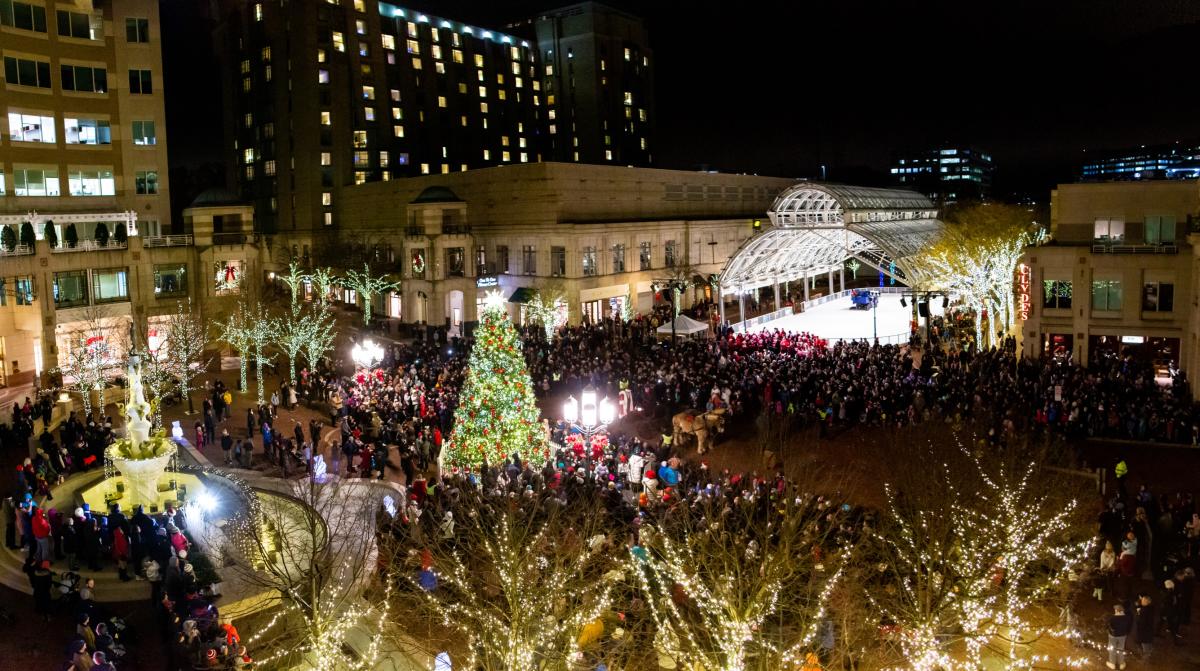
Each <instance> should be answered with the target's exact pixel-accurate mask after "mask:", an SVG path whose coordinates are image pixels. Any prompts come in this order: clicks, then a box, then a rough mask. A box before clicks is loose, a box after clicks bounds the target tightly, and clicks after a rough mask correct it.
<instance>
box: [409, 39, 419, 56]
mask: <svg viewBox="0 0 1200 671" xmlns="http://www.w3.org/2000/svg"><path fill="white" fill-rule="evenodd" d="M406 44H407V45H408V53H410V54H414V55H416V54H420V53H421V43H420V42H418V41H416V40H409V41H408V42H407V43H406Z"/></svg>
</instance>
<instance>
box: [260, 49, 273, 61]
mask: <svg viewBox="0 0 1200 671" xmlns="http://www.w3.org/2000/svg"><path fill="white" fill-rule="evenodd" d="M262 62H264V63H270V62H271V47H263V48H262Z"/></svg>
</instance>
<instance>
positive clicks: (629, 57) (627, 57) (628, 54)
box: [625, 47, 633, 62]
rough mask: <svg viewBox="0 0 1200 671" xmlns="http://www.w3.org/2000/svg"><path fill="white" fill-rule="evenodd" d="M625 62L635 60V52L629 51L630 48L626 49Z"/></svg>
mask: <svg viewBox="0 0 1200 671" xmlns="http://www.w3.org/2000/svg"><path fill="white" fill-rule="evenodd" d="M625 60H626V61H627V62H628V61H631V60H633V52H632V51H630V50H629V47H625Z"/></svg>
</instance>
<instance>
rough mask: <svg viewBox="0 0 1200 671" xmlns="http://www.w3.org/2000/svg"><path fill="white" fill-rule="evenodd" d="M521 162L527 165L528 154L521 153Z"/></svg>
mask: <svg viewBox="0 0 1200 671" xmlns="http://www.w3.org/2000/svg"><path fill="white" fill-rule="evenodd" d="M521 162H522V163H528V162H529V154H527V153H525V152H521Z"/></svg>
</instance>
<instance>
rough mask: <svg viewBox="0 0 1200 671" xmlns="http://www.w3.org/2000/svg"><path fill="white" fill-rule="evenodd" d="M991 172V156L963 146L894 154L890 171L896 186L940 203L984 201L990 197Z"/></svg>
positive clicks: (992, 174) (992, 168)
mask: <svg viewBox="0 0 1200 671" xmlns="http://www.w3.org/2000/svg"><path fill="white" fill-rule="evenodd" d="M995 172H996V166H995V164H994V163H993V162H992V156H991V154H989V153H988V152H985V151H981V150H979V149H977V148H975V147H967V146H962V147H956V146H942V147H935V148H932V149H921V150H917V151H911V152H903V153H898V154H896V155H895V156H894V157H893V160H892V168H891V175H892V179H893V180H894V181H895V183H896V184H898V185H900V186H904V187H907V188H910V189H915V190H917V191H920V192H921V193H923V194H925V195H927V196H929V197H930V198H932V199H934V200H936V201H940V202H944V203H952V202H955V201H958V200H986V199H987V198H988V197H989V196H990V195H991V193H992V178H993V176H994V175H995Z"/></svg>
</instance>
